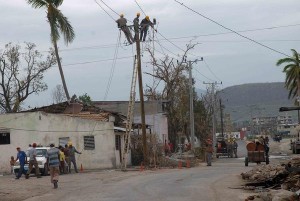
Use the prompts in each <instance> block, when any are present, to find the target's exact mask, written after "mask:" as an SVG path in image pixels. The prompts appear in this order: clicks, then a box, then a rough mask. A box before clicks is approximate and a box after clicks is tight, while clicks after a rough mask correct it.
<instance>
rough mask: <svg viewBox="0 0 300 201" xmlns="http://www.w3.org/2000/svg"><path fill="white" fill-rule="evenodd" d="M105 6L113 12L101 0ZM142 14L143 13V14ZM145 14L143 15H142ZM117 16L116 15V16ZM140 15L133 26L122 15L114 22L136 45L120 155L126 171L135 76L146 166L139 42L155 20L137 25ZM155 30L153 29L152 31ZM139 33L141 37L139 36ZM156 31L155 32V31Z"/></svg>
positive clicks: (144, 21)
mask: <svg viewBox="0 0 300 201" xmlns="http://www.w3.org/2000/svg"><path fill="white" fill-rule="evenodd" d="M100 1H101V2H102V3H103V4H104V5H105V6H107V7H108V8H109V9H110V10H111V11H113V12H114V13H115V14H117V12H115V11H114V10H113V9H111V8H110V7H109V6H108V5H107V4H105V2H104V1H103V0H100ZM95 2H96V3H97V4H98V5H99V6H100V7H101V8H102V9H103V10H104V11H105V12H106V14H108V15H109V16H110V18H112V19H113V20H114V18H113V17H112V16H111V15H110V14H109V13H108V12H107V11H106V10H105V9H104V8H103V7H102V6H101V5H100V4H99V3H98V2H97V0H95ZM143 13H144V12H143ZM144 14H145V13H144ZM117 15H118V14H117ZM139 17H140V13H137V15H136V18H135V19H134V20H133V23H134V24H133V25H131V26H128V25H127V19H126V18H124V14H121V15H120V16H119V19H118V20H114V21H115V22H116V23H117V24H118V28H119V29H121V30H122V31H123V33H124V34H125V37H126V39H127V41H128V43H129V44H132V43H134V42H135V43H136V51H137V55H136V59H135V62H134V69H133V77H132V83H131V91H130V101H129V105H128V113H127V124H126V134H125V146H124V150H123V153H122V168H123V169H126V164H127V154H128V151H129V143H130V133H131V126H132V118H133V116H132V115H133V107H134V101H135V83H136V76H138V81H139V93H140V104H141V105H140V110H141V124H142V144H143V164H145V165H148V151H147V136H146V120H145V107H144V91H143V79H142V68H141V46H140V41H141V40H142V41H145V40H146V37H147V32H148V29H149V26H151V27H152V28H153V29H154V25H155V24H156V20H155V19H153V22H151V21H150V18H149V16H146V17H145V19H143V20H142V22H141V23H140V24H139ZM131 27H133V28H134V38H133V37H132V34H131ZM154 30H155V29H154ZM140 31H141V35H140ZM155 31H156V30H155Z"/></svg>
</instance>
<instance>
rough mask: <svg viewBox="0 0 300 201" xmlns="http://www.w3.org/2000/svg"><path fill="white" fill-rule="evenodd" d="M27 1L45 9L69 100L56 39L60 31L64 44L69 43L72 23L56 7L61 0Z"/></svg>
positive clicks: (72, 33)
mask: <svg viewBox="0 0 300 201" xmlns="http://www.w3.org/2000/svg"><path fill="white" fill-rule="evenodd" d="M27 3H28V4H30V5H31V6H32V7H33V8H46V9H47V12H46V13H47V19H48V22H49V25H50V30H51V42H52V43H53V46H54V50H55V56H56V59H57V64H58V68H59V72H60V76H61V80H62V84H63V87H64V91H65V93H66V97H67V99H68V100H70V95H69V92H68V88H67V84H66V81H65V77H64V73H63V69H62V66H61V62H60V57H59V54H58V47H57V41H58V40H59V38H60V33H62V34H63V36H64V41H65V43H66V45H68V44H69V43H71V42H72V41H73V40H74V38H75V33H74V30H73V27H72V25H71V24H70V22H69V20H68V18H67V17H65V16H64V15H63V14H62V12H61V11H60V10H59V9H58V7H59V6H60V5H62V3H63V0H27Z"/></svg>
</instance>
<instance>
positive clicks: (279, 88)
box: [197, 82, 297, 122]
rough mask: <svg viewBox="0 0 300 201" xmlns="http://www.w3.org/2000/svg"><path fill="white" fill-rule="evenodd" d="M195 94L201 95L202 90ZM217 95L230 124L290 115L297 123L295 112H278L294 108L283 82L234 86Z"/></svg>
mask: <svg viewBox="0 0 300 201" xmlns="http://www.w3.org/2000/svg"><path fill="white" fill-rule="evenodd" d="M197 93H203V90H201V91H199V92H198V91H197ZM217 95H218V97H220V98H221V100H222V105H224V106H225V109H224V114H225V113H229V114H230V116H231V120H232V122H240V121H248V120H250V119H251V117H263V116H278V115H281V116H283V115H290V116H292V117H293V120H294V121H297V111H290V112H279V108H280V107H290V106H294V100H289V99H288V90H287V89H286V88H285V87H284V82H273V83H252V84H242V85H236V86H231V87H227V88H225V89H223V90H221V91H219V92H218V93H217ZM218 103H219V102H218ZM218 107H219V105H218ZM218 110H219V109H218Z"/></svg>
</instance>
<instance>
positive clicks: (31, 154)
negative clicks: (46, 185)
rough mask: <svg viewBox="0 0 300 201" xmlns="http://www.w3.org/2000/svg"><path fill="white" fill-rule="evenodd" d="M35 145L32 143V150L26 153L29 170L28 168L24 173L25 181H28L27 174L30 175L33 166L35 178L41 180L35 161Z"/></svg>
mask: <svg viewBox="0 0 300 201" xmlns="http://www.w3.org/2000/svg"><path fill="white" fill-rule="evenodd" d="M35 148H36V143H33V144H32V148H31V149H30V150H29V151H28V155H29V168H28V171H27V173H26V177H25V178H26V179H29V174H30V173H31V171H32V168H33V166H34V169H35V176H36V177H37V178H41V174H40V169H39V166H38V162H37V160H36V149H35Z"/></svg>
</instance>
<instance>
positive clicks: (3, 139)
mask: <svg viewBox="0 0 300 201" xmlns="http://www.w3.org/2000/svg"><path fill="white" fill-rule="evenodd" d="M1 144H10V133H9V132H8V131H0V145H1Z"/></svg>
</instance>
